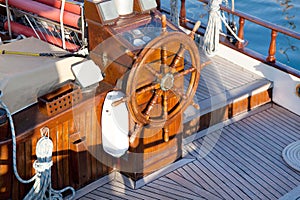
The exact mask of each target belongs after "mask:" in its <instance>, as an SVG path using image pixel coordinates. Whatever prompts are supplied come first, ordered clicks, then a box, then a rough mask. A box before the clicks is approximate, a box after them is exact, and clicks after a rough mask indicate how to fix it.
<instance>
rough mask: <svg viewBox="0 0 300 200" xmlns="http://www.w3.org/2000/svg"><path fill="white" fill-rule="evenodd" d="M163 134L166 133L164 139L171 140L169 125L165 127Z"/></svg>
mask: <svg viewBox="0 0 300 200" xmlns="http://www.w3.org/2000/svg"><path fill="white" fill-rule="evenodd" d="M163 134H164V141H165V142H168V141H169V128H168V127H164V128H163Z"/></svg>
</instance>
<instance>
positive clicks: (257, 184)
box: [77, 104, 300, 200]
mask: <svg viewBox="0 0 300 200" xmlns="http://www.w3.org/2000/svg"><path fill="white" fill-rule="evenodd" d="M265 107H266V109H264V110H263V111H261V112H257V113H255V114H253V115H252V116H248V117H246V118H244V119H242V120H240V121H237V122H235V123H232V124H230V125H228V126H225V127H223V128H222V129H218V130H216V131H214V132H212V133H211V134H208V135H207V136H206V137H202V138H200V139H197V140H195V141H193V142H191V143H189V144H187V145H185V146H184V151H185V152H186V156H185V158H189V159H193V160H192V161H191V162H189V163H187V164H186V165H184V166H182V167H180V168H177V169H176V170H174V171H173V172H170V173H168V174H166V175H164V176H162V177H160V178H158V179H157V180H154V181H152V182H150V183H148V184H146V185H145V186H143V187H141V188H139V189H137V190H133V189H131V188H130V187H127V186H125V185H123V184H122V183H120V182H119V181H114V180H111V179H107V180H106V181H102V184H100V183H99V185H98V186H97V187H95V185H94V187H95V189H94V190H92V191H90V190H89V189H91V188H93V187H89V186H88V187H86V188H85V189H82V190H80V191H79V192H78V193H77V195H78V196H77V199H82V200H83V199H86V200H88V199H278V198H280V197H281V196H283V195H284V194H286V193H288V192H289V191H291V190H292V189H293V188H295V187H296V186H298V185H299V184H300V172H297V171H295V170H293V169H291V168H290V167H289V166H288V165H286V163H285V162H284V161H283V159H282V157H281V152H282V150H283V149H284V147H285V146H286V145H288V144H290V143H291V142H293V141H296V140H299V139H300V135H299V132H300V128H299V126H298V125H299V123H300V117H299V116H297V115H294V114H293V113H291V112H289V111H287V110H285V109H283V108H281V107H279V106H277V105H273V104H271V106H265ZM212 147H213V148H212ZM210 148H212V150H211V151H209V153H208V154H207V155H206V156H203V153H204V152H205V150H207V149H210Z"/></svg>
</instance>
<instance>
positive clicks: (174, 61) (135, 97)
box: [115, 15, 200, 144]
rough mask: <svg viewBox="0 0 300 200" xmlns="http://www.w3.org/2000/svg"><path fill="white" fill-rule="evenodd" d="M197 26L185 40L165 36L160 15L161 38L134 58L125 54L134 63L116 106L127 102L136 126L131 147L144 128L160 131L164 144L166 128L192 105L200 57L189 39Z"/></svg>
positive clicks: (171, 34) (181, 36)
mask: <svg viewBox="0 0 300 200" xmlns="http://www.w3.org/2000/svg"><path fill="white" fill-rule="evenodd" d="M199 25H200V22H198V23H197V24H196V25H195V27H194V30H193V31H192V32H191V34H190V35H189V36H187V35H186V34H185V33H182V32H167V29H166V17H165V16H164V15H163V16H162V33H161V35H160V36H158V37H157V38H155V39H153V40H152V41H151V42H149V43H148V44H147V45H146V46H145V47H144V49H143V50H142V51H141V52H140V53H139V55H138V56H137V57H136V56H135V55H134V54H133V53H131V52H130V53H129V55H132V57H134V58H135V62H134V64H133V66H132V69H131V71H130V73H129V77H128V81H127V86H126V97H124V98H123V99H121V100H120V101H119V102H124V101H126V102H127V106H128V109H129V111H130V114H131V116H132V118H133V120H134V121H135V123H136V126H135V130H134V132H133V133H132V134H131V137H130V143H131V144H132V143H134V140H135V139H136V136H137V135H138V133H139V132H140V130H141V129H142V127H144V126H150V127H154V128H163V132H164V141H165V142H167V141H168V140H169V136H168V132H169V131H168V129H167V128H166V126H168V125H169V124H170V123H171V122H172V121H173V119H175V118H176V116H177V115H179V114H182V113H183V111H184V110H185V109H186V108H187V107H188V106H189V105H190V104H191V103H193V104H194V102H193V97H194V94H195V92H196V90H197V86H198V81H199V77H200V57H199V53H198V49H197V47H196V45H195V43H194V41H193V38H194V33H195V31H196V30H197V29H198V28H199ZM186 58H188V59H186ZM119 102H116V103H115V105H117V104H118V103H119ZM194 105H195V104H194Z"/></svg>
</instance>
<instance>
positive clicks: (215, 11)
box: [203, 0, 244, 56]
mask: <svg viewBox="0 0 300 200" xmlns="http://www.w3.org/2000/svg"><path fill="white" fill-rule="evenodd" d="M221 3H222V0H211V1H210V2H209V5H210V10H209V18H208V24H207V27H206V31H205V34H204V43H203V49H204V51H205V53H206V55H207V56H214V55H215V54H216V53H217V51H218V49H219V32H220V30H221V28H222V26H221V21H222V22H223V23H224V25H225V26H226V28H227V29H228V30H229V31H230V33H231V34H232V35H233V36H234V37H235V38H236V39H237V40H238V41H239V42H244V40H242V39H240V38H239V37H238V36H237V35H236V34H235V32H234V31H233V30H232V29H231V27H230V26H229V25H228V23H227V22H226V19H225V17H224V16H222V15H221V14H220V4H221ZM225 3H226V4H227V3H228V2H227V0H225ZM233 3H234V2H233Z"/></svg>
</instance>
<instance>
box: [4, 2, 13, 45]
mask: <svg viewBox="0 0 300 200" xmlns="http://www.w3.org/2000/svg"><path fill="white" fill-rule="evenodd" d="M5 6H6V16H7V26H8V35H9V37H10V39H11V38H12V32H11V24H10V10H9V7H8V0H5Z"/></svg>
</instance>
